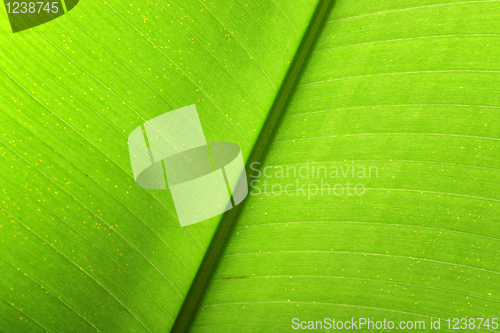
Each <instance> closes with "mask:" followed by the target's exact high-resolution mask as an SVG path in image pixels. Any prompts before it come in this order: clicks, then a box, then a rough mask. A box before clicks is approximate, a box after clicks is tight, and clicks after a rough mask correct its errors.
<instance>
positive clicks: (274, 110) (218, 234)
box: [170, 0, 334, 333]
mask: <svg viewBox="0 0 500 333" xmlns="http://www.w3.org/2000/svg"><path fill="white" fill-rule="evenodd" d="M333 2H334V0H320V1H319V2H318V4H317V6H316V9H315V10H314V13H313V15H312V17H311V21H310V23H309V26H308V27H307V29H306V31H305V33H304V36H303V38H302V40H301V42H300V45H299V47H298V48H297V52H296V54H295V56H294V58H293V60H292V63H291V64H290V67H289V69H288V71H287V73H286V75H285V78H284V79H283V82H282V84H281V86H280V89H279V91H278V93H277V95H276V98H275V99H274V102H273V105H272V106H271V109H270V111H269V113H268V116H267V118H266V120H265V122H264V125H263V126H262V129H261V131H260V134H259V136H258V138H257V140H256V142H255V145H254V147H253V149H252V151H251V153H250V157H249V158H248V160H247V163H246V170H247V171H246V173H247V177H248V176H249V175H250V172H249V170H250V168H249V166H250V164H252V163H254V162H259V163H263V162H264V160H265V158H266V155H267V152H268V151H269V148H270V146H271V143H272V142H273V139H274V137H275V135H276V132H277V131H278V128H279V125H280V123H281V120H282V119H283V116H284V114H285V112H286V109H287V106H288V104H289V103H290V100H291V98H292V96H293V94H294V92H295V89H296V87H297V85H298V83H299V80H300V78H301V75H302V73H303V71H304V68H305V67H306V64H307V61H308V59H309V57H310V55H311V53H312V50H313V48H314V45H315V44H316V41H317V39H318V37H319V35H320V32H321V29H322V27H323V26H324V25H325V21H326V18H327V17H328V14H329V13H330V10H331V8H332V5H333ZM246 202H247V199H245V200H243V202H241V203H240V204H239V205H238V206H236V207H235V208H233V209H231V210H229V211H227V212H226V213H224V215H223V216H222V218H221V221H220V222H219V225H218V227H217V229H216V230H215V233H214V235H213V237H212V241H211V242H210V245H209V246H208V248H207V251H206V252H205V255H204V257H203V260H202V262H201V264H200V266H199V268H198V271H197V273H196V276H195V277H194V279H193V282H192V283H191V287H190V288H189V291H188V293H187V295H186V298H185V299H184V302H183V303H182V306H181V309H180V310H179V313H178V314H177V317H176V320H175V322H174V324H173V326H172V329H171V331H170V332H171V333H185V332H189V330H190V328H191V326H192V324H193V323H194V321H195V319H196V314H197V312H198V309H199V307H200V306H201V304H202V301H203V298H204V297H205V294H206V292H207V290H208V287H209V286H210V282H211V281H212V278H213V276H214V273H215V271H216V270H217V266H218V264H219V262H220V259H221V258H222V255H223V254H224V250H225V249H226V246H227V243H228V241H229V239H230V237H231V235H232V233H233V230H234V227H235V226H236V224H237V222H238V219H239V217H240V214H241V212H242V210H243V207H244V205H245V203H246Z"/></svg>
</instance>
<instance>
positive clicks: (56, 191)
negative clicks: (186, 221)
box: [0, 0, 500, 332]
mask: <svg viewBox="0 0 500 333" xmlns="http://www.w3.org/2000/svg"><path fill="white" fill-rule="evenodd" d="M315 6H316V2H314V1H297V2H289V1H284V0H282V1H279V0H273V1H269V2H264V1H258V2H255V1H254V2H242V1H236V0H234V1H220V2H219V1H213V2H210V1H193V2H185V1H182V2H166V1H158V2H148V1H137V2H135V1H134V2H123V1H106V2H104V1H95V0H94V1H80V3H79V4H78V5H77V6H76V7H75V8H74V9H73V10H72V11H71V12H69V13H67V14H66V15H64V16H62V17H60V18H58V19H56V20H54V21H51V22H49V23H47V24H44V25H41V26H39V27H36V28H33V29H30V30H26V31H24V32H20V33H17V34H12V33H11V30H10V27H9V23H8V19H7V14H6V13H5V12H4V11H3V10H0V30H1V31H2V32H1V33H0V45H1V46H2V47H1V48H0V82H1V84H0V124H1V125H0V126H1V127H0V128H1V131H0V155H1V156H2V163H1V164H0V172H1V174H2V177H1V186H0V188H1V190H2V191H1V192H0V200H1V209H2V213H3V217H2V219H1V221H0V225H1V227H0V239H1V241H2V243H1V252H0V271H1V272H2V273H1V277H2V278H1V279H0V304H1V305H0V311H1V312H0V313H1V315H0V316H1V319H2V320H1V327H0V331H2V332H4V331H5V332H69V331H76V332H95V331H100V332H121V331H123V332H154V331H157V332H165V331H168V330H169V328H170V327H171V326H172V324H173V321H174V320H175V316H176V314H177V312H178V311H179V308H180V306H181V304H182V301H183V299H184V297H185V295H186V293H187V291H188V289H189V286H190V283H191V280H192V278H193V277H194V274H195V273H196V269H197V267H198V265H199V263H200V262H201V259H202V257H203V254H204V252H205V250H206V248H207V245H208V244H209V242H210V239H211V236H212V234H213V232H214V230H215V227H216V225H217V222H218V221H219V219H220V216H219V217H216V218H213V219H210V220H208V221H205V222H202V223H198V224H195V225H192V226H188V227H186V228H180V227H179V222H178V221H177V219H176V213H175V209H174V205H173V202H172V199H171V196H170V193H169V192H168V190H167V191H155V190H145V189H141V188H139V187H137V186H136V185H135V183H134V180H133V176H132V170H131V167H130V162H129V156H128V147H127V136H128V134H129V133H130V132H131V131H132V130H133V129H134V128H136V127H137V126H139V125H140V124H141V123H143V122H144V121H146V120H148V119H151V118H153V117H155V116H157V115H160V114H162V113H165V112H168V111H170V110H174V109H176V108H180V107H183V106H186V105H190V104H196V106H197V108H198V112H199V115H200V118H201V122H202V126H203V129H204V132H205V136H206V138H207V140H210V141H228V142H234V143H237V144H239V145H240V147H241V148H242V152H243V156H244V158H246V157H248V155H249V153H250V151H251V149H252V147H253V145H254V143H255V140H256V138H257V135H258V133H259V131H260V128H261V126H262V124H263V122H264V120H265V117H266V115H267V113H268V110H269V109H270V107H271V105H272V102H273V100H274V97H275V96H276V93H277V90H278V89H279V87H280V85H281V83H282V80H283V78H284V76H285V73H286V71H287V69H288V66H289V64H290V62H291V61H292V59H293V56H294V54H295V52H296V50H297V47H298V45H299V43H300V40H301V37H302V35H303V33H304V31H305V29H306V27H307V24H308V21H309V19H310V17H311V15H312V13H313V11H314V9H315ZM498 13H500V4H499V2H498V1H467V2H458V1H455V2H451V1H447V2H446V1H441V2H439V1H429V0H427V1H404V2H403V1H396V0H394V1H392V0H389V1H384V2H380V1H379V2H374V1H365V0H359V1H348V0H338V1H336V2H335V4H334V7H333V10H332V12H331V14H330V17H329V19H328V22H327V24H326V25H325V27H324V29H323V32H322V34H321V36H320V39H319V41H318V42H317V45H316V47H315V49H314V50H313V54H312V56H311V58H310V59H309V63H308V65H307V68H306V70H305V72H304V74H303V76H302V78H301V80H300V83H299V86H298V88H297V90H296V92H295V94H294V96H293V99H292V102H291V103H290V105H289V107H288V110H287V113H286V115H285V118H284V120H283V122H282V124H281V127H280V130H279V132H278V134H277V136H276V137H275V138H274V141H273V144H272V146H271V150H270V151H269V154H268V156H267V158H266V163H265V164H266V165H269V166H276V165H285V166H286V165H296V166H297V167H300V166H302V165H305V164H306V163H307V162H308V161H309V163H312V162H313V161H314V165H315V166H319V165H324V166H328V167H330V166H334V165H337V166H340V165H343V166H347V165H352V161H355V164H356V165H364V166H377V167H378V169H379V176H378V178H373V177H372V178H371V179H367V180H364V181H363V184H364V185H365V186H366V189H367V190H366V193H365V194H364V195H362V196H347V195H344V196H341V197H335V196H319V195H317V196H311V198H310V200H308V198H307V196H299V195H294V196H286V195H280V196H273V195H269V196H266V195H259V196H253V195H251V196H249V198H248V202H247V203H246V206H245V207H244V210H243V213H242V215H241V217H240V220H239V221H238V225H237V227H236V229H235V231H234V233H233V236H232V238H231V240H230V245H229V246H228V248H227V250H226V252H225V254H224V257H223V258H222V261H221V264H220V266H219V268H218V270H217V272H216V276H215V277H214V281H213V282H212V285H211V287H210V289H209V291H208V293H207V296H206V298H205V299H204V302H203V305H202V308H201V310H200V313H199V315H198V316H197V318H196V321H195V323H194V326H193V329H192V331H193V332H240V331H242V332H269V331H293V330H292V329H291V320H292V319H293V318H300V319H301V320H322V319H323V318H325V317H330V318H331V317H333V318H335V319H342V320H348V319H350V318H351V317H367V318H372V319H376V320H378V319H380V320H381V319H383V318H386V319H387V320H394V321H399V320H426V321H427V322H428V321H429V319H430V318H431V317H432V318H443V319H446V318H450V317H451V318H453V317H458V318H462V317H466V316H468V317H483V318H495V317H500V305H499V302H500V297H499V292H500V283H499V277H500V276H499V274H500V267H499V262H498V260H499V255H500V251H499V249H498V246H499V245H500V238H499V232H498V230H499V229H498V223H499V221H498V216H499V214H498V213H499V210H500V204H499V203H500V196H499V193H498V189H497V187H498V185H499V183H500V181H499V176H500V169H499V168H498V162H499V156H500V155H499V148H500V143H499V140H500V135H499V131H498V123H499V119H500V118H499V113H498V112H499V108H500V100H499V98H498V87H499V85H498V81H499V78H500V75H499V74H500V70H499V62H500V61H499V57H498V54H499V41H500V38H499V37H500V34H499V28H500V24H499V23H498V22H499V21H498V17H499V14H498ZM302 180H303V179H301V181H302ZM272 181H273V182H277V183H280V184H282V185H285V184H288V183H291V182H293V181H295V179H291V178H284V179H272ZM318 181H319V180H318V179H314V178H311V179H310V180H308V182H311V183H314V182H316V183H318Z"/></svg>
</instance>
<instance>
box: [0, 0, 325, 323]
mask: <svg viewBox="0 0 500 333" xmlns="http://www.w3.org/2000/svg"><path fill="white" fill-rule="evenodd" d="M314 8H315V3H314V2H313V1H311V2H309V3H302V4H291V5H290V4H286V3H285V2H282V1H273V2H271V3H268V4H264V3H255V2H253V3H248V4H245V3H240V2H226V3H223V4H222V3H217V4H210V3H204V2H194V3H191V4H186V3H185V2H182V1H179V2H176V3H175V2H165V1H161V2H154V3H150V2H147V1H140V2H131V3H123V2H120V1H112V2H104V1H92V2H90V1H80V3H79V4H78V5H77V6H76V7H74V8H73V9H72V10H71V12H68V13H67V14H66V15H63V16H61V17H60V18H58V19H56V20H53V21H50V22H48V23H46V24H44V25H40V26H38V27H35V28H32V29H29V30H26V31H23V32H19V33H16V34H12V33H11V32H10V27H8V24H9V21H8V20H7V15H6V12H5V11H3V10H2V11H0V13H1V15H2V19H1V21H0V22H1V27H2V29H3V30H4V31H5V33H2V34H1V35H0V38H1V43H0V44H1V45H2V48H1V50H0V52H1V53H2V55H1V61H0V78H1V82H2V84H1V85H0V115H1V116H0V117H1V118H0V119H1V123H2V131H1V133H0V154H1V156H2V159H3V161H4V163H2V164H1V166H0V168H1V171H2V175H3V176H2V187H1V189H2V192H1V201H2V202H1V204H2V205H1V209H2V213H3V214H2V215H3V218H2V222H1V223H0V225H1V227H0V231H1V232H0V237H1V240H2V248H4V249H5V251H2V254H1V255H0V257H1V260H0V265H1V268H0V269H1V271H2V272H5V273H4V274H3V275H2V277H3V278H2V279H1V281H0V285H1V286H0V288H1V292H0V297H1V301H0V304H2V305H1V310H2V319H3V321H2V329H1V330H2V331H7V332H20V331H22V332H35V331H49V332H53V331H57V332H66V331H77V332H86V331H89V332H92V331H103V332H116V331H136V332H141V331H146V332H148V331H151V332H152V331H168V330H169V328H170V327H171V326H172V324H173V322H174V320H175V318H176V315H177V312H178V311H179V308H180V307H181V304H182V302H183V299H184V298H185V295H186V293H187V291H188V289H189V286H190V283H191V281H192V279H193V277H194V275H195V273H196V270H197V268H198V266H199V264H200V262H201V260H202V258H203V255H204V253H205V250H206V247H207V245H208V243H209V242H210V239H211V237H212V234H213V232H214V229H215V227H216V225H217V222H218V220H219V219H220V216H218V217H216V218H213V219H210V220H208V221H205V222H203V223H199V224H196V225H192V226H189V227H186V228H180V225H179V221H178V220H177V216H176V213H175V209H174V205H173V202H172V198H171V196H170V193H169V192H168V191H159V190H157V191H155V190H145V189H142V188H139V187H138V186H136V185H135V182H134V178H133V175H132V169H131V166H130V158H129V155H128V146H127V137H128V135H129V133H130V132H131V131H132V130H133V129H134V128H136V127H137V126H139V125H140V124H142V123H143V122H144V121H146V120H148V119H151V118H154V117H155V116H158V115H160V114H163V113H165V112H168V111H170V110H173V109H176V108H180V107H183V106H186V105H191V104H195V105H196V106H197V108H198V111H199V115H200V118H201V122H202V126H203V129H204V132H205V136H206V138H207V140H210V141H214V142H217V141H229V142H235V143H238V144H239V145H240V147H241V148H242V151H243V156H244V158H247V157H248V154H249V152H250V150H251V148H252V146H253V143H254V142H255V140H256V138H257V136H258V134H259V132H260V128H261V126H262V124H263V122H264V120H265V117H266V115H267V113H268V110H269V108H270V106H271V104H272V103H273V100H274V96H275V94H276V91H277V90H278V88H279V86H280V84H281V81H282V80H283V78H284V76H285V74H286V71H287V68H288V67H289V62H291V61H292V59H293V55H294V53H295V50H296V49H297V47H298V44H299V43H300V40H301V36H302V34H303V32H304V31H305V29H306V26H307V23H308V20H309V18H310V16H311V15H312V12H313V11H314Z"/></svg>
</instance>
